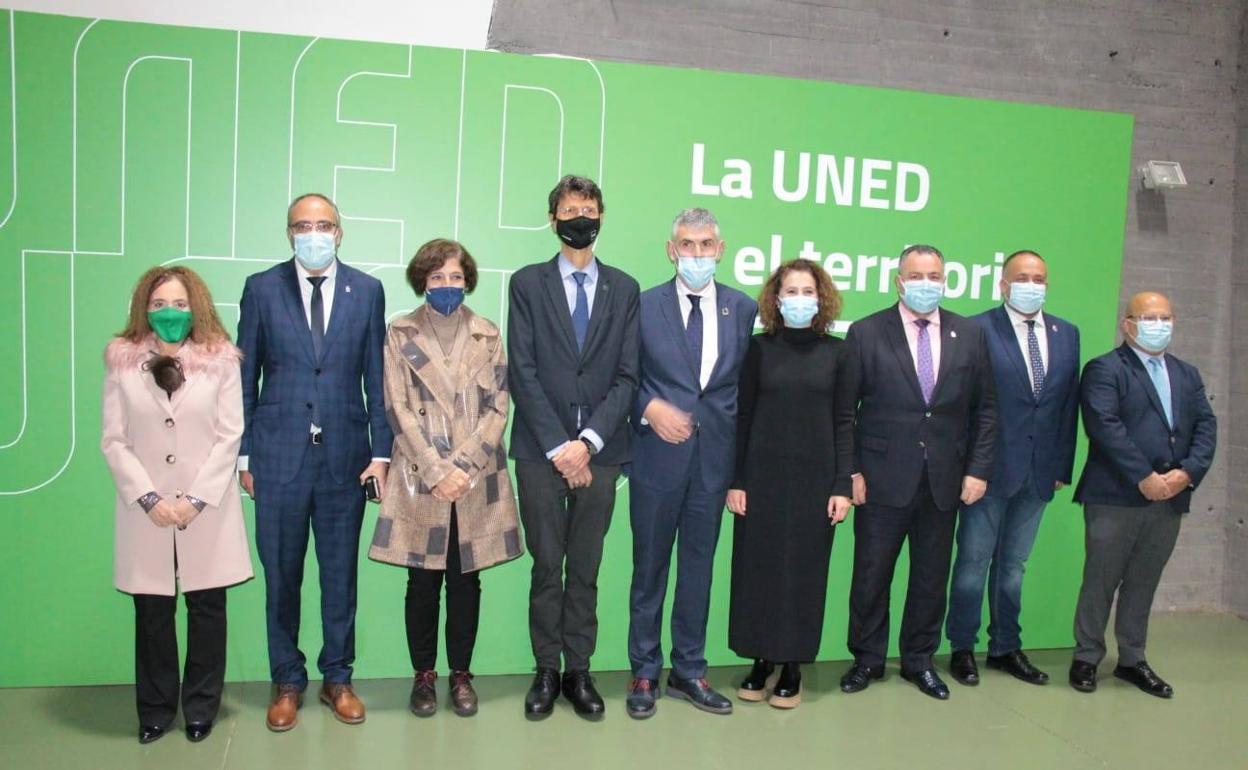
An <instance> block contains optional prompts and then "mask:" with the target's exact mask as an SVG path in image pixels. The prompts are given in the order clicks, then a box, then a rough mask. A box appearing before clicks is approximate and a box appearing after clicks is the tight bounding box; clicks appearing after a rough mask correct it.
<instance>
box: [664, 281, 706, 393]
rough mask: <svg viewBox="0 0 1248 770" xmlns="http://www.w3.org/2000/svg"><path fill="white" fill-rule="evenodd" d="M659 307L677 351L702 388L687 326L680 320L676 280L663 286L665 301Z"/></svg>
mask: <svg viewBox="0 0 1248 770" xmlns="http://www.w3.org/2000/svg"><path fill="white" fill-rule="evenodd" d="M659 307H661V308H662V312H663V321H664V322H665V323H666V324H667V330H668V331H669V332H671V334H672V341H673V342H674V343H675V344H676V349H677V350H679V351H680V354H681V356H682V357H683V358H684V359H685V365H686V366H688V367H689V373H690V374H691V375H692V376H693V380H694V382H696V383H698V384H699V386H700V385H701V383H700V381H699V380H698V368H697V367H695V366H694V362H693V351H691V350H690V349H689V337H688V336H686V334H685V325H684V323H683V322H682V321H681V318H680V297H678V296H677V295H676V283H675V279H672V280H671V281H669V282H667V283H665V284H663V301H662V302H660V303H659Z"/></svg>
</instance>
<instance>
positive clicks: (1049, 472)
mask: <svg viewBox="0 0 1248 770" xmlns="http://www.w3.org/2000/svg"><path fill="white" fill-rule="evenodd" d="M1048 281H1049V270H1048V266H1047V265H1046V264H1045V261H1044V259H1043V258H1042V257H1041V256H1040V255H1039V254H1037V253H1036V252H1034V251H1017V252H1015V253H1013V254H1011V255H1010V256H1009V257H1007V258H1006V260H1005V264H1004V266H1003V268H1002V276H1001V286H1000V288H1001V294H1002V296H1003V297H1004V298H1005V303H1004V304H1002V305H1001V306H1000V307H996V308H993V309H992V310H989V311H987V312H985V313H981V314H980V315H977V316H975V319H974V320H976V321H978V322H979V324H980V325H981V326H983V327H984V337H985V339H986V340H987V342H988V357H989V359H990V361H991V363H992V373H993V380H994V382H995V383H996V386H997V409H998V413H999V417H998V420H999V426H1000V427H999V430H998V433H997V452H996V455H997V458H996V462H995V463H994V464H993V468H992V475H991V476H989V478H988V491H987V492H986V493H985V494H984V496H983V497H982V498H980V500H979V502H977V503H974V504H972V505H967V506H964V507H963V508H962V511H961V513H960V514H959V516H958V534H957V541H958V556H957V560H956V561H955V563H954V566H953V580H952V581H951V583H950V587H949V615H948V618H947V619H946V624H945V631H946V634H947V635H948V637H949V642H950V644H951V645H952V648H953V656H952V660H951V663H950V667H949V668H950V672H951V673H952V674H953V678H954V679H956V680H957V681H958V682H960V683H962V684H965V685H976V684H979V670H978V668H977V666H976V664H975V653H974V648H975V644H976V642H978V641H979V639H978V638H977V635H978V633H979V626H980V618H981V616H982V608H983V601H984V580H985V578H987V581H988V611H989V617H990V621H989V623H988V667H989V668H995V669H1000V670H1002V671H1005V672H1006V673H1008V674H1011V675H1012V676H1014V677H1016V678H1018V679H1021V680H1022V681H1024V682H1028V683H1030V684H1045V683H1047V682H1048V680H1049V677H1048V674H1046V673H1044V672H1043V671H1041V670H1039V669H1038V668H1036V667H1035V666H1033V665H1032V664H1031V661H1029V660H1028V659H1027V655H1026V654H1025V653H1023V642H1022V636H1021V634H1022V629H1021V627H1020V626H1019V612H1020V610H1021V609H1022V594H1023V569H1024V565H1025V564H1026V562H1027V557H1028V556H1029V555H1030V554H1031V547H1032V545H1033V544H1034V543H1035V540H1036V533H1037V532H1038V531H1039V529H1040V519H1041V516H1042V514H1043V513H1044V508H1045V505H1047V504H1048V502H1049V501H1050V500H1052V499H1053V493H1054V491H1055V490H1058V489H1061V488H1062V487H1064V486H1066V485H1067V484H1069V483H1070V482H1071V476H1072V473H1073V470H1074V463H1075V428H1076V425H1077V424H1078V420H1079V330H1078V329H1076V328H1075V327H1074V326H1073V325H1071V324H1070V323H1067V322H1066V321H1063V320H1062V319H1060V318H1058V317H1056V316H1053V315H1050V314H1048V313H1046V312H1044V311H1043V310H1042V309H1041V308H1042V307H1043V306H1044V301H1045V295H1046V293H1047V291H1048Z"/></svg>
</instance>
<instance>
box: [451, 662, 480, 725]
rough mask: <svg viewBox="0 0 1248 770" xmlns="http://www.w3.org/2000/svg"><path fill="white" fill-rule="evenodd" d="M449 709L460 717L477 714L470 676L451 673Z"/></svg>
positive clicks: (461, 673)
mask: <svg viewBox="0 0 1248 770" xmlns="http://www.w3.org/2000/svg"><path fill="white" fill-rule="evenodd" d="M451 708H452V709H454V711H455V713H456V714H458V715H459V716H461V717H470V716H472V715H473V714H475V713H477V691H476V690H474V689H472V674H471V673H469V672H467V671H452V672H451Z"/></svg>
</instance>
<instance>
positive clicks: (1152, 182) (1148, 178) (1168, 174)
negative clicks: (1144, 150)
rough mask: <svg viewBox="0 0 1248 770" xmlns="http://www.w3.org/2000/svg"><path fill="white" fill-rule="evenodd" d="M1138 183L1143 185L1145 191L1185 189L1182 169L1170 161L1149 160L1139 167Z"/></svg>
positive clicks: (1185, 184) (1185, 182)
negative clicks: (1173, 188)
mask: <svg viewBox="0 0 1248 770" xmlns="http://www.w3.org/2000/svg"><path fill="white" fill-rule="evenodd" d="M1140 181H1141V182H1143V183H1144V189H1146V190H1164V189H1167V188H1170V187H1187V179H1185V178H1184V177H1183V167H1182V166H1180V165H1179V164H1178V163H1176V162H1174V161H1172V160H1150V161H1149V162H1148V163H1146V164H1145V165H1143V166H1140Z"/></svg>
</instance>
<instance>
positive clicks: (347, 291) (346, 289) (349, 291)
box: [343, 284, 351, 294]
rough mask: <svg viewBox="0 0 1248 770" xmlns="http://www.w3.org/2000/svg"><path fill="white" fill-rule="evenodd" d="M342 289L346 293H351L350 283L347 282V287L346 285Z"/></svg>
mask: <svg viewBox="0 0 1248 770" xmlns="http://www.w3.org/2000/svg"><path fill="white" fill-rule="evenodd" d="M343 291H345V292H346V293H347V294H350V293H351V286H350V284H348V285H347V287H346V288H345V289H344V290H343Z"/></svg>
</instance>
